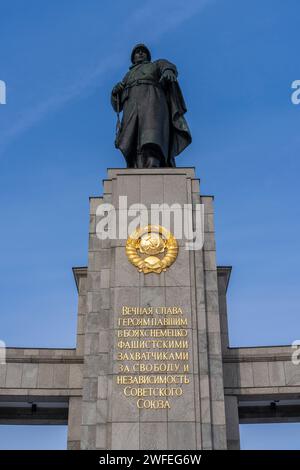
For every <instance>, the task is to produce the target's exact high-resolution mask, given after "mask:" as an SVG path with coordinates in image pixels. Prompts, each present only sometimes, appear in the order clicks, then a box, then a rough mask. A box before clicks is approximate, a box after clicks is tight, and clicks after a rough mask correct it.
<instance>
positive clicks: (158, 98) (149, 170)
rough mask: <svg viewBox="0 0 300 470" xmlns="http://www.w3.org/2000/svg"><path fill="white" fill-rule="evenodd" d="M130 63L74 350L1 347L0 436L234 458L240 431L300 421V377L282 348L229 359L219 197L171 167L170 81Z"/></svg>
mask: <svg viewBox="0 0 300 470" xmlns="http://www.w3.org/2000/svg"><path fill="white" fill-rule="evenodd" d="M131 58H132V62H133V64H132V66H131V67H130V70H129V72H128V73H127V74H126V75H125V77H124V79H123V80H122V81H121V82H119V83H118V84H117V85H116V86H115V87H114V88H113V91H112V96H111V100H112V105H113V107H114V109H115V110H116V111H117V113H118V114H119V113H120V112H121V111H123V118H122V123H120V121H119V120H118V126H117V137H116V146H117V148H119V149H120V150H121V151H122V153H123V155H124V157H125V160H126V162H127V168H110V169H108V176H107V179H106V180H104V182H103V194H102V196H99V197H91V198H90V230H89V250H88V267H77V268H73V272H74V276H75V281H76V286H77V289H78V327H77V345H76V348H75V349H55V350H53V349H29V348H27V349H23V348H8V350H7V362H6V364H2V365H0V394H1V395H0V397H1V398H0V423H2V424H3V423H5V424H7V423H11V424H12V423H14V424H25V423H31V424H35V423H36V424H57V423H61V424H65V423H68V448H69V449H99V450H100V449H102V450H104V449H121V450H123V449H163V450H164V449H169V450H176V449H183V450H187V449H238V448H239V422H284V421H292V420H294V421H295V420H299V416H300V413H299V411H300V403H298V402H299V396H300V374H299V366H297V365H294V364H293V363H292V362H291V348H290V347H288V346H286V347H263V348H230V347H229V341H228V326H227V311H226V291H227V287H228V283H229V278H230V273H231V268H230V267H228V266H217V263H216V244H215V233H214V209H213V197H212V196H209V195H202V194H200V182H199V179H198V178H197V177H196V175H195V170H194V168H185V167H178V166H177V167H176V165H175V158H176V156H177V155H178V154H179V153H180V152H182V151H183V150H184V148H185V147H186V146H187V145H188V144H189V143H190V142H191V135H190V132H189V129H188V126H187V123H186V121H185V118H184V114H185V112H186V107H185V104H184V100H183V97H182V93H181V91H180V88H179V85H178V82H177V69H176V67H175V65H174V64H171V63H170V62H168V61H166V60H157V61H154V62H151V54H150V51H149V49H148V48H147V47H146V46H145V45H141V44H140V45H137V46H136V47H135V48H134V49H133V51H132V55H131ZM183 161H184V160H183ZM149 214H151V217H150V220H149ZM153 214H154V215H155V217H157V218H156V220H155V221H154V222H153V220H152V215H153ZM180 229H182V230H181V232H180ZM275 401H276V403H275Z"/></svg>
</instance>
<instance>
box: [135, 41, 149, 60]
mask: <svg viewBox="0 0 300 470" xmlns="http://www.w3.org/2000/svg"><path fill="white" fill-rule="evenodd" d="M145 60H148V61H149V62H150V61H151V53H150V51H149V49H148V47H147V46H145V44H137V45H136V46H134V48H133V49H132V52H131V62H132V63H133V64H139V63H142V62H144V61H145Z"/></svg>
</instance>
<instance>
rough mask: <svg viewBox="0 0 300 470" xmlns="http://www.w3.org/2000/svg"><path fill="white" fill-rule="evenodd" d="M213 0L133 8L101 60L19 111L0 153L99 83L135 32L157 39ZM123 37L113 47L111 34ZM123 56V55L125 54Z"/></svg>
mask: <svg viewBox="0 0 300 470" xmlns="http://www.w3.org/2000/svg"><path fill="white" fill-rule="evenodd" d="M214 1H215V0H189V1H188V2H184V1H182V0H166V1H164V2H153V1H149V2H147V3H146V4H145V5H143V6H142V7H141V8H139V9H137V10H135V11H134V12H133V13H132V14H131V16H130V17H129V18H128V20H127V21H126V24H124V25H122V27H121V28H119V29H117V33H116V30H113V31H112V41H111V44H112V47H111V49H110V50H109V52H107V54H106V55H104V56H103V57H102V58H101V61H100V62H99V63H98V64H97V65H96V66H95V67H94V68H93V69H92V70H89V71H88V72H86V74H85V75H83V76H82V74H80V78H77V79H75V80H74V81H73V82H69V83H68V84H67V85H65V86H64V87H62V88H60V89H56V90H55V91H54V92H53V93H52V95H51V96H50V97H48V98H45V97H44V96H40V97H34V98H35V100H36V103H34V104H33V105H32V106H31V107H30V108H29V109H26V110H25V111H24V112H23V113H21V114H20V115H19V117H18V119H17V120H16V121H15V123H14V124H13V125H11V126H10V127H8V128H7V129H6V130H4V132H2V135H1V149H0V153H3V150H4V149H5V148H6V147H7V145H8V144H9V143H10V142H11V141H13V140H14V139H15V138H17V137H19V136H20V135H21V134H22V133H24V132H25V131H27V130H28V129H30V128H31V127H32V126H34V125H35V124H36V123H38V122H39V121H40V120H42V119H43V118H45V117H46V116H48V115H49V114H51V113H53V112H55V111H57V110H58V109H59V108H61V107H62V106H63V105H65V104H66V103H68V102H69V101H71V100H73V99H75V98H77V97H79V96H80V95H82V93H84V92H86V91H88V90H89V89H94V88H95V87H96V86H97V87H99V86H100V85H101V79H104V78H105V76H106V75H107V73H109V72H112V71H113V70H115V69H117V68H118V67H120V64H122V62H124V61H125V59H124V55H123V49H124V47H125V46H126V47H127V45H129V44H130V45H131V44H132V40H134V39H136V37H137V35H138V34H139V35H140V36H141V39H143V40H144V41H149V42H151V43H152V44H154V43H155V42H157V41H158V40H159V39H160V38H161V37H162V36H163V35H164V34H166V33H167V32H170V31H172V30H175V29H176V28H177V27H178V26H179V25H181V24H182V23H184V22H185V21H187V20H188V19H190V18H191V17H192V16H194V15H195V14H199V13H200V11H201V10H203V9H204V8H205V7H206V6H207V5H208V4H211V3H213V2H214ZM116 34H117V35H118V37H120V36H121V37H124V42H125V44H124V42H123V44H122V49H121V48H120V47H117V44H118V45H119V42H118V41H115V43H116V44H115V45H114V46H113V44H114V40H113V39H114V36H116ZM126 58H127V57H126Z"/></svg>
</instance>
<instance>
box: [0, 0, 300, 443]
mask: <svg viewBox="0 0 300 470" xmlns="http://www.w3.org/2000/svg"><path fill="white" fill-rule="evenodd" d="M299 15H300V4H299V2H298V1H297V0H286V1H285V2H283V1H281V0H251V1H250V0H188V1H186V2H184V1H181V0H180V1H179V0H161V1H156V0H151V1H147V0H146V1H143V2H140V1H136V0H129V1H128V2H126V7H125V5H124V2H119V1H116V2H110V1H106V0H101V1H96V0H87V1H85V2H83V1H82V0H81V1H79V0H72V1H71V0H59V1H58V0H54V1H52V2H46V1H44V2H41V1H38V0H27V1H25V0H10V1H8V0H1V1H0V22H1V28H0V44H1V50H0V80H4V81H5V82H6V85H7V104H6V105H0V188H1V189H0V191H1V193H0V194H1V198H0V210H1V263H2V269H1V273H0V276H1V278H0V291H1V296H0V315H1V330H0V338H1V339H3V340H4V341H5V342H6V344H7V345H8V346H33V347H34V346H35V347H38V346H41V347H74V345H75V331H76V309H77V298H76V290H75V284H74V281H73V276H72V272H71V268H72V266H83V265H86V264H87V244H88V197H89V196H91V195H99V194H101V192H102V186H101V180H102V179H103V178H105V176H106V169H107V167H120V166H124V161H123V157H122V155H121V154H120V153H119V152H118V151H117V150H116V149H115V148H114V146H113V141H114V130H115V120H116V117H115V114H114V112H113V110H112V108H111V106H110V100H109V94H110V90H111V88H112V86H113V85H114V84H115V83H116V82H117V81H118V80H119V79H120V78H122V77H123V75H124V73H125V72H126V70H127V67H128V65H129V56H130V51H131V48H132V46H133V45H134V44H135V43H137V42H141V41H142V42H145V43H147V44H148V45H149V47H150V48H151V51H152V56H153V58H154V59H156V58H167V59H169V60H171V61H173V62H175V63H176V64H177V66H178V70H179V80H180V84H181V86H182V89H183V92H184V96H185V100H186V103H187V107H188V113H187V115H186V117H187V120H188V123H189V125H190V128H191V132H192V135H193V143H192V145H191V146H190V147H189V148H188V149H187V150H186V151H185V152H184V153H183V154H181V155H180V156H179V157H178V159H177V165H178V166H195V167H196V172H197V175H198V177H200V178H201V192H202V194H213V195H214V196H215V226H216V239H217V260H218V264H219V265H232V266H233V273H232V278H231V283H230V287H229V291H228V304H229V305H228V307H229V324H230V340H231V345H232V346H248V345H273V344H274V345H275V344H290V343H291V342H292V341H294V340H295V339H300V331H299V327H300V319H299V303H300V302H299V300H300V294H299V269H298V266H299V261H300V259H299V258H300V255H299V253H300V250H299V244H300V241H299V235H298V232H299V228H300V221H299V209H297V207H298V201H299V183H298V175H299V173H300V171H299V170H300V168H299V167H300V164H299V157H298V156H299V151H300V133H299V120H300V105H299V106H295V105H293V104H292V103H291V99H290V96H291V93H292V90H291V83H292V82H293V81H294V80H296V79H300V70H299V60H298V50H297V49H298V47H297V46H298V44H299V39H300V33H299ZM57 325H59V327H58V326H57ZM252 429H253V428H252ZM295 445H296V444H295Z"/></svg>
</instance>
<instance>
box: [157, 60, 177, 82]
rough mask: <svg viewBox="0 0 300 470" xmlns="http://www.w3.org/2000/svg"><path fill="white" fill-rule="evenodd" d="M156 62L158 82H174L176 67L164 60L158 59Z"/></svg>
mask: <svg viewBox="0 0 300 470" xmlns="http://www.w3.org/2000/svg"><path fill="white" fill-rule="evenodd" d="M156 62H157V66H158V70H159V74H160V81H170V82H176V80H177V76H178V72H177V68H176V65H175V64H172V62H169V61H168V60H165V59H159V60H157V61H156Z"/></svg>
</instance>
